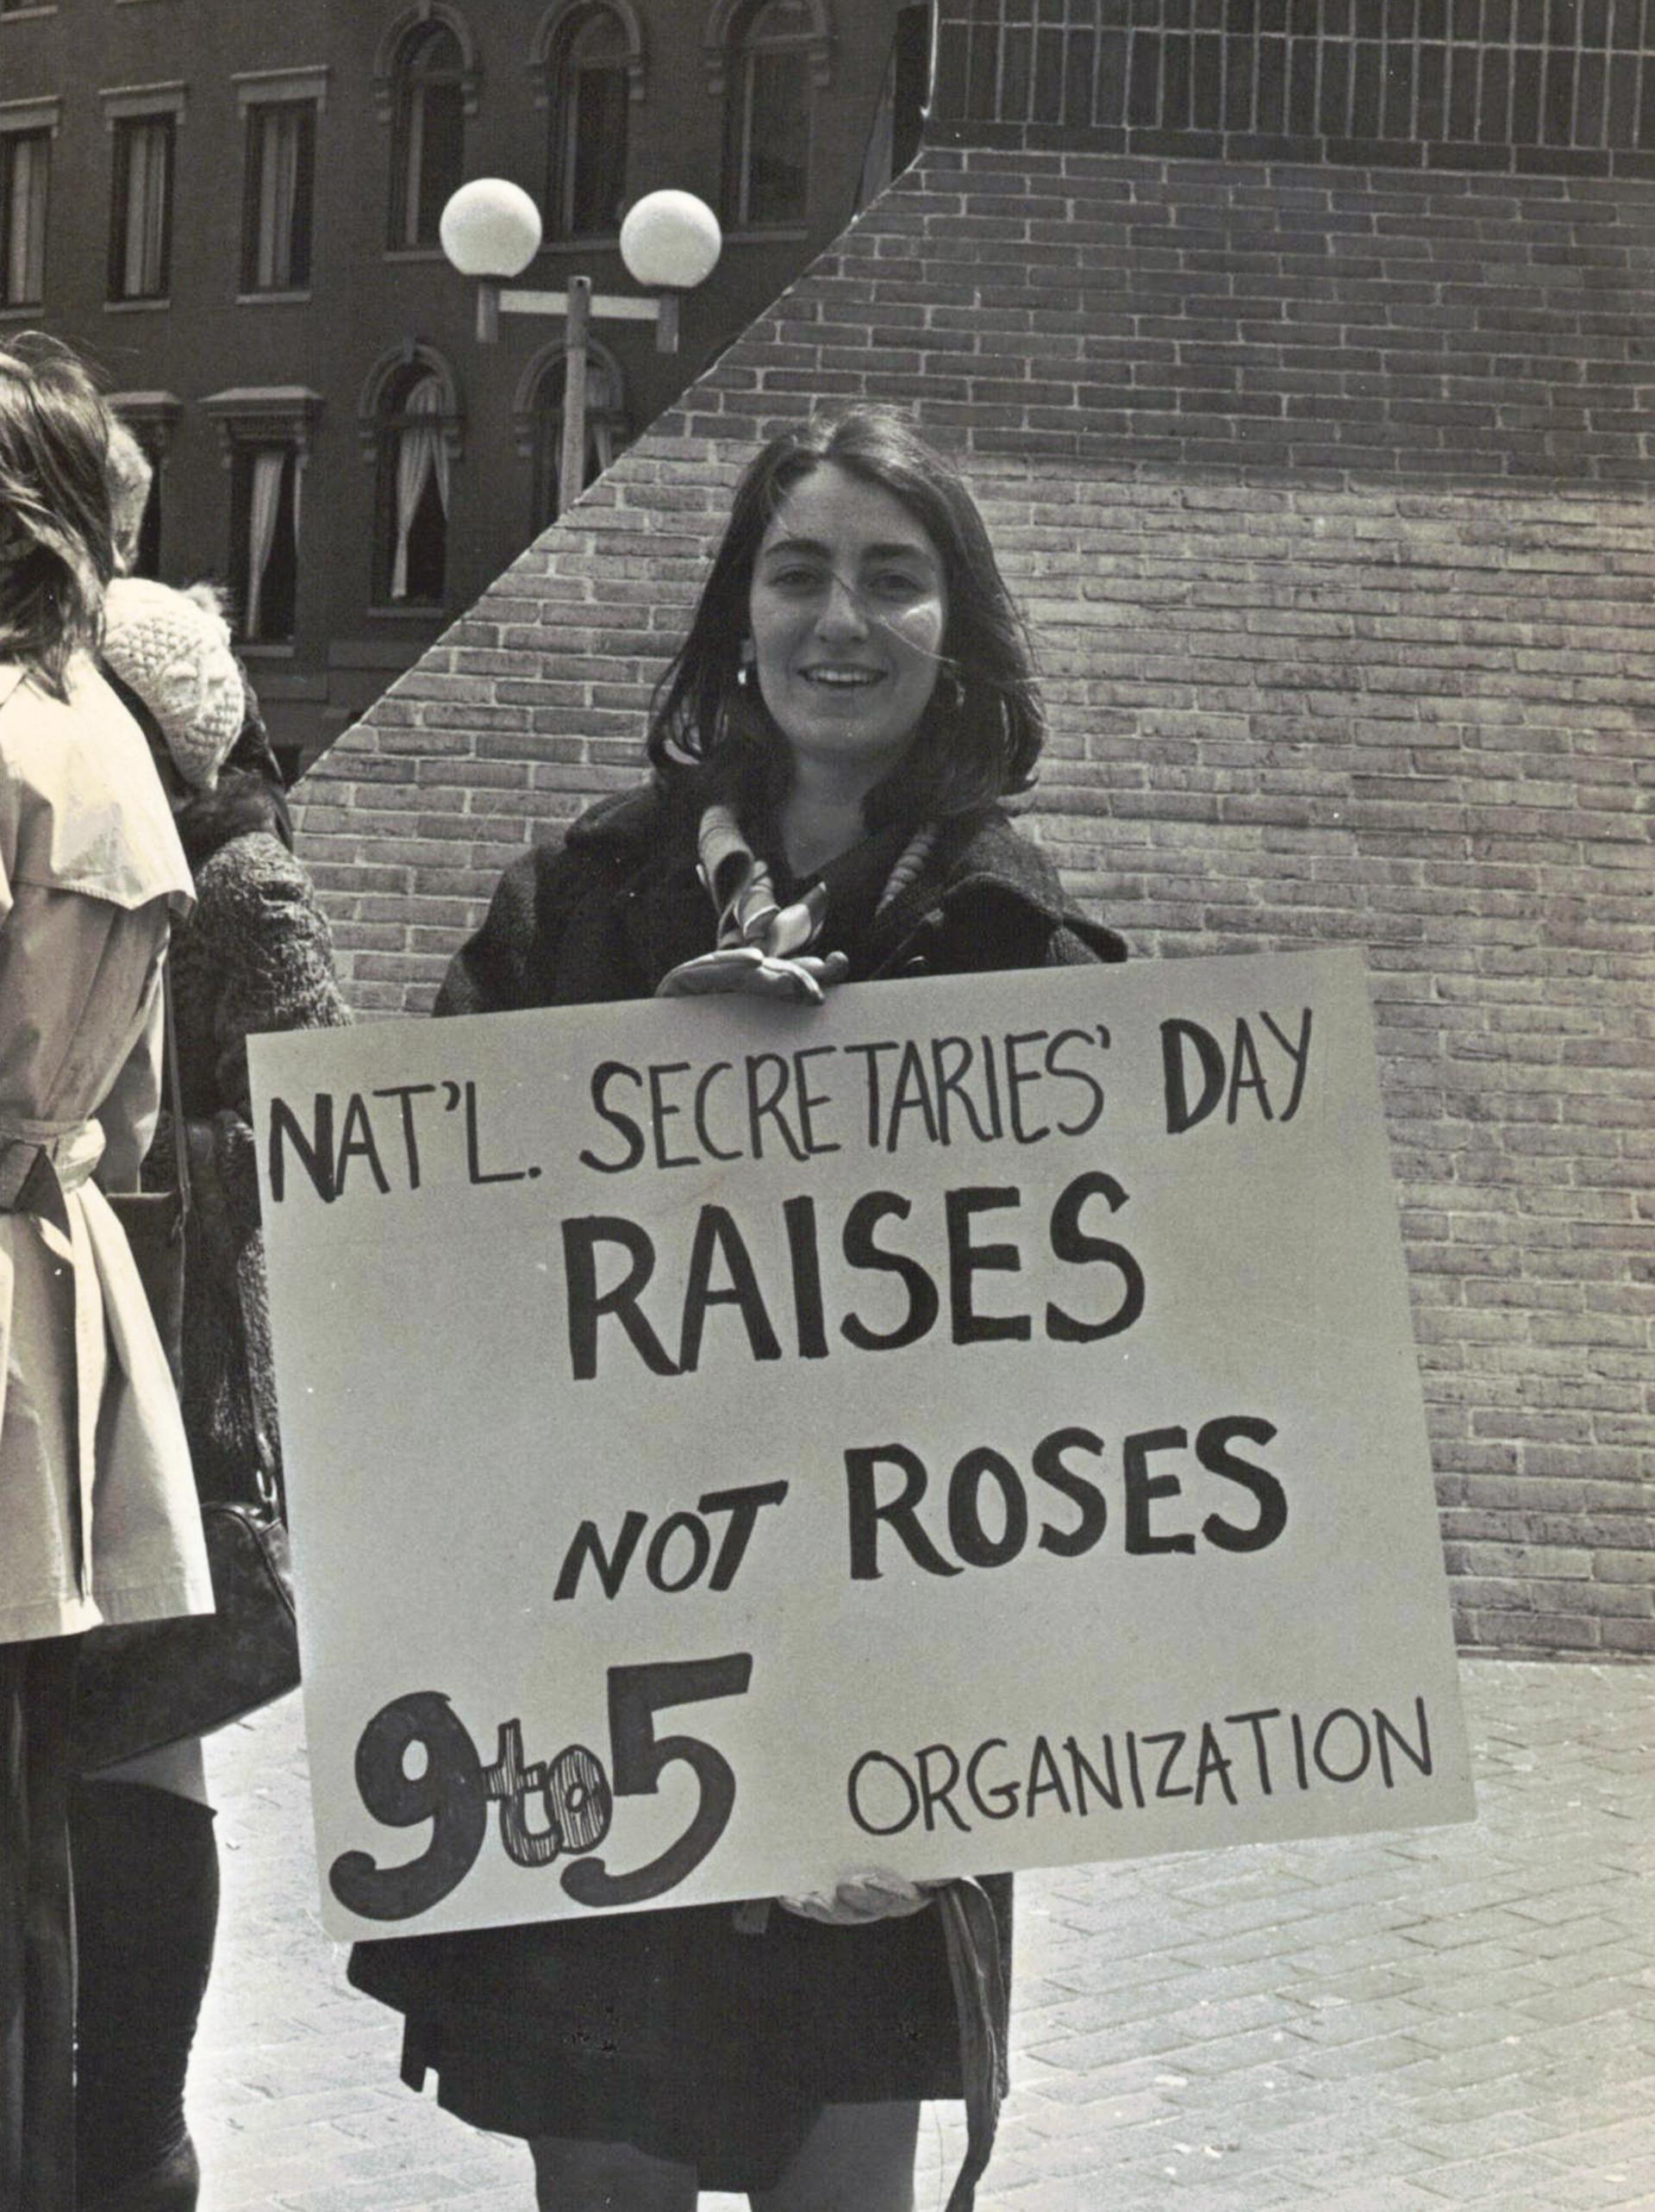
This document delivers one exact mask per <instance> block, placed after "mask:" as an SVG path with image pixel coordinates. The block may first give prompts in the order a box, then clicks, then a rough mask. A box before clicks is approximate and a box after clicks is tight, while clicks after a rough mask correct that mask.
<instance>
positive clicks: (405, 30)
mask: <svg viewBox="0 0 1655 2212" xmlns="http://www.w3.org/2000/svg"><path fill="white" fill-rule="evenodd" d="M427 23H440V24H442V25H443V26H444V28H446V29H447V30H450V31H452V32H453V34H454V37H455V39H456V40H457V41H458V42H459V55H460V67H461V75H460V80H459V97H460V106H461V109H462V110H463V112H464V113H465V115H467V116H474V115H475V114H476V113H477V109H478V98H479V96H480V94H481V92H482V88H483V66H482V61H481V59H480V57H479V55H478V50H477V40H476V37H475V36H474V34H473V33H472V27H471V25H470V24H469V23H468V22H466V20H465V17H464V16H462V15H461V14H460V12H459V9H458V8H453V7H450V6H448V5H447V0H415V4H414V5H413V6H412V7H411V8H404V9H403V11H402V13H401V14H400V15H399V16H395V17H393V18H392V20H391V22H390V23H388V24H387V25H386V27H385V30H384V35H383V36H382V37H381V39H380V41H379V44H378V49H377V50H376V52H375V53H374V57H373V111H374V114H375V116H377V117H378V120H379V122H381V123H383V124H384V125H385V126H386V127H387V128H389V126H390V124H391V123H392V122H395V121H396V116H397V84H398V80H399V78H400V77H401V74H402V71H401V63H402V58H403V47H405V46H406V44H407V43H408V41H409V37H410V35H411V34H413V33H414V32H415V31H417V30H420V29H422V28H423V27H424V26H425V25H426V24H427Z"/></svg>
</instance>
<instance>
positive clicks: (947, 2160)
mask: <svg viewBox="0 0 1655 2212" xmlns="http://www.w3.org/2000/svg"><path fill="white" fill-rule="evenodd" d="M1464 1678H1465V1695H1466V1703H1467V1709H1468V1713H1469V1717H1470V1720H1471V1732H1472V1739H1473V1743H1474V1745H1475V1749H1476V1758H1477V1786H1478V1793H1479V1803H1480V1808H1481V1810H1480V1816H1479V1818H1478V1819H1477V1821H1476V1822H1475V1823H1474V1824H1472V1825H1471V1826H1469V1827H1466V1828H1452V1829H1442V1830H1434V1831H1425V1832H1420V1833H1415V1834H1385V1835H1379V1836H1368V1837H1359V1838H1352V1839H1344V1840H1334V1841H1329V1842H1318V1843H1315V1844H1302V1845H1288V1846H1253V1847H1249V1848H1246V1849H1240V1850H1234V1851H1230V1852H1222V1853H1219V1852H1214V1853H1194V1854H1190V1855H1188V1856H1184V1857H1181V1858H1177V1859H1152V1860H1144V1861H1140V1862H1139V1863H1137V1864H1134V1865H1125V1866H1103V1867H1096V1868H1087V1869H1079V1870H1072V1869H1071V1870H1064V1871H1059V1872H1056V1873H1049V1874H1044V1875H1032V1876H1027V1877H1025V1878H1023V1881H1022V1883H1021V1887H1020V1910H1021V1940H1020V1947H1019V1954H1018V1978H1017V1987H1016V2002H1015V2016H1014V2023H1013V2030H1014V2033H1013V2041H1014V2093H1013V2097H1012V2100H1011V2102H1010V2103H1009V2106H1008V2107H1007V2110H1006V2115H1005V2118H1004V2121H1003V2123H1002V2137H1001V2144H1000V2147H999V2151H998V2153H997V2155H996V2160H995V2164H994V2166H993V2167H992V2169H991V2171H990V2179H989V2182H988V2183H987V2184H985V2186H984V2189H983V2190H980V2191H979V2203H980V2204H981V2205H982V2207H983V2212H1271V2208H1277V2207H1280V2208H1283V2212H1303V2209H1306V2208H1309V2207H1312V2206H1314V2207H1315V2212H1447V2209H1448V2208H1455V2207H1461V2206H1465V2207H1477V2206H1480V2207H1487V2208H1491V2212H1588V2208H1592V2209H1593V2212H1596V2209H1597V2208H1602V2209H1603V2212H1634V2208H1641V2212H1652V2208H1655V2095H1652V2091H1655V1669H1652V1668H1649V1667H1637V1666H1626V1667H1606V1666H1598V1665H1527V1664H1522V1663H1519V1662H1515V1661H1507V1662H1498V1661H1486V1660H1484V1661H1471V1662H1468V1663H1467V1664H1466V1665H1465V1670H1464ZM213 1749H214V1761H213V1764H214V1771H215V1787H216V1790H217V1791H218V1795H219V1800H220V1804H221V1808H222V1813H221V1835H222V1841H223V1844H224V1846H225V1847H224V1852H223V1859H224V1873H225V1900H224V1918H223V1925H222V1939H221V1953H220V1962H219V1966H218V1970H217V1972H216V1974H215V1982H214V1988H213V1990H212V1993H211V1995H210V1996H209V2010H208V2016H207V2018H206V2021H204V2023H203V2036H202V2041H201V2046H200V2049H199V2052H198V2056H197V2067H196V2071H195V2074H194V2077H193V2084H192V2093H191V2110H192V2116H193V2120H194V2124H195V2128H196V2133H197V2140H199V2142H200V2144H201V2146H202V2151H203V2161H204V2163H205V2165H206V2166H207V2169H208V2175H209V2180H208V2186H207V2189H206V2190H205V2192H204V2194H203V2205H202V2212H251V2208H253V2207H259V2208H269V2212H379V2208H381V2207H384V2208H385V2212H417V2209H418V2208H420V2207H423V2206H431V2207H434V2208H442V2212H485V2208H486V2212H532V2203H533V2196H532V2191H531V2189H530V2186H529V2182H528V2164H527V2159H526V2157H525V2155H524V2153H523V2151H522V2149H521V2146H519V2145H517V2144H514V2143H503V2142H497V2141H493V2140H488V2139H486V2138H484V2137H481V2136H478V2135H477V2134H473V2133H472V2131H471V2130H470V2129H468V2128H464V2127H461V2126H460V2125H459V2123H458V2122H456V2121H453V2120H451V2119H450V2118H449V2117H448V2115H446V2114H445V2113H443V2112H441V2111H440V2110H439V2109H437V2108H436V2106H435V2105H434V2103H430V2102H428V2101H420V2100H416V2099H415V2098H414V2097H412V2096H409V2093H408V2092H407V2091H406V2090H403V2089H402V2088H401V2087H400V2086H399V2085H398V2084H397V2078H396V2047H397V2031H396V2024H395V2022H394V2021H392V2020H391V2018H390V2015H387V2014H384V2013H383V2012H382V2011H381V2010H380V2009H379V2008H378V2007H377V2006H374V2005H372V2004H370V2003H366V2002H365V2000H362V1999H359V1998H358V1997H356V1996H353V1995H352V1994H351V1993H350V1992H349V1991H348V1990H347V1989H346V1988H345V1986H344V1983H343V1978H342V1973H341V1970H340V1969H341V1955H342V1954H340V1953H339V1952H337V1951H336V1949H335V1948H334V1946H331V1945H329V1944H328V1942H327V1941H326V1940H324V1939H323V1938H322V1935H321V1934H320V1932H319V1929H318V1927H317V1923H316V1921H315V1905H314V1899H313V1895H312V1889H313V1878H312V1875H311V1871H310V1867H309V1859H308V1846H309V1832H308V1825H307V1815H306V1810H305V1793H304V1757H303V1741H302V1738H301V1734H300V1728H299V1717H298V1712H297V1703H296V1702H294V1703H290V1704H289V1705H287V1706H284V1707H280V1708H278V1709H276V1710H275V1711H274V1712H272V1713H270V1714H267V1715H263V1716H261V1717H260V1718H259V1720H258V1721H255V1722H253V1723H252V1724H250V1725H247V1726H244V1727H242V1728H236V1729H234V1730H231V1731H229V1732H228V1733H227V1734H226V1735H224V1736H223V1737H221V1738H220V1739H219V1740H217V1742H216V1743H215V1746H214V1747H213ZM959 2140H960V2128H959V2116H958V2113H957V2111H956V2109H954V2108H951V2107H943V2108H940V2109H938V2111H937V2112H936V2113H935V2114H934V2115H927V2125H926V2129H925V2136H924V2152H923V2159H922V2167H921V2190H920V2195H919V2199H918V2203H919V2206H920V2208H921V2212H934V2208H938V2207H940V2204H941V2202H942V2199H943V2196H945V2195H946V2174H947V2173H948V2172H951V2171H952V2161H953V2159H954V2156H955V2154H956V2153H957V2150H958V2147H959ZM741 2203H742V2200H741V2199H740V2198H737V2197H726V2196H719V2197H708V2198H704V2199H703V2212H735V2208H737V2207H738V2206H740V2204H741Z"/></svg>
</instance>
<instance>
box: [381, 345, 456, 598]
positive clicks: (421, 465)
mask: <svg viewBox="0 0 1655 2212" xmlns="http://www.w3.org/2000/svg"><path fill="white" fill-rule="evenodd" d="M441 412H442V393H441V391H440V387H439V385H438V384H437V380H436V378H434V377H422V378H420V381H419V382H418V384H415V386H414V389H413V390H412V391H410V392H409V395H408V397H407V398H406V399H405V400H404V401H403V413H404V414H405V415H406V416H409V417H410V418H412V419H410V420H409V421H408V422H404V424H403V427H402V428H401V430H400V431H399V432H398V433H397V542H396V547H395V549H394V552H393V554H392V558H391V564H390V596H391V597H392V598H393V599H406V598H407V597H408V539H409V532H410V531H411V530H412V529H413V528H414V517H415V515H416V514H417V513H418V512H419V507H420V501H421V499H422V497H424V493H425V487H426V482H427V479H428V478H430V477H431V476H432V475H434V476H435V478H436V480H437V497H438V499H439V500H440V503H441V505H442V511H443V513H444V515H445V516H446V515H447V512H448V448H447V447H446V446H445V445H444V444H443V442H442V426H441V423H440V422H439V421H438V419H437V418H438V417H439V416H440V414H441ZM422 418H428V419H422Z"/></svg>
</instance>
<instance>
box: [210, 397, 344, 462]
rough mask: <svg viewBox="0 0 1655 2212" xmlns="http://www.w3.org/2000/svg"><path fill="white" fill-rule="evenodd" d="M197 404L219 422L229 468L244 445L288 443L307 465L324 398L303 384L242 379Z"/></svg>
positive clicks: (221, 441) (224, 458) (218, 428)
mask: <svg viewBox="0 0 1655 2212" xmlns="http://www.w3.org/2000/svg"><path fill="white" fill-rule="evenodd" d="M199 404H200V407H201V411H202V413H203V415H204V416H207V417H208V419H209V421H210V422H213V423H214V424H215V427H216V428H217V431H218V435H219V442H220V445H221V447H222V460H223V464H224V466H225V467H226V468H229V467H231V466H233V465H234V460H235V455H236V450H237V448H238V447H242V446H290V447H292V448H293V450H294V452H295V453H297V455H298V457H299V464H300V466H301V467H303V465H304V463H305V461H306V460H307V459H309V453H310V441H311V437H312V435H313V434H314V432H315V427H316V423H317V422H318V420H319V419H320V417H321V415H322V408H323V406H324V404H325V402H324V401H323V399H322V394H321V393H320V392H319V391H311V390H310V389H309V386H308V385H305V384H238V385H234V386H233V387H232V388H231V389H229V390H228V391H215V392H209V394H208V396H207V397H206V398H205V399H203V400H202V401H201V402H200V403H199Z"/></svg>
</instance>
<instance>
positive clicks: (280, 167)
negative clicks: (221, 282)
mask: <svg viewBox="0 0 1655 2212" xmlns="http://www.w3.org/2000/svg"><path fill="white" fill-rule="evenodd" d="M260 122H261V125H262V128H263V131H264V143H263V146H262V147H261V148H260V157H259V266H258V270H257V278H258V283H259V290H260V291H290V290H291V289H292V285H293V216H294V211H295V209H296V208H297V204H298V197H299V134H300V130H301V128H302V125H303V112H302V110H300V109H296V108H271V109H266V110H265V114H264V115H263V116H261V117H260Z"/></svg>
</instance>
